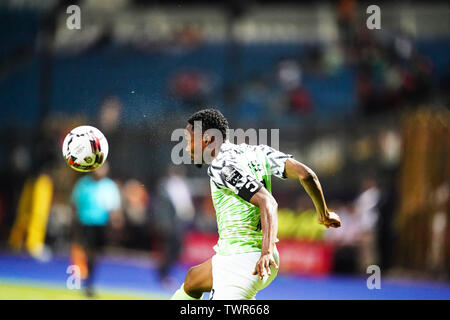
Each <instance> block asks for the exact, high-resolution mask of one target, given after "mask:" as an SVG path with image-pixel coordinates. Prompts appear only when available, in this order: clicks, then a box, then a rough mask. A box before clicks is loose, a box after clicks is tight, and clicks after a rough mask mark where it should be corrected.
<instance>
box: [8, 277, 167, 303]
mask: <svg viewBox="0 0 450 320" xmlns="http://www.w3.org/2000/svg"><path fill="white" fill-rule="evenodd" d="M96 292H97V295H96V297H95V299H96V300H148V299H150V300H154V299H164V297H157V296H150V295H148V294H143V293H135V292H123V291H116V290H109V289H108V290H106V289H102V288H100V289H98V290H97V291H96ZM87 299H90V298H87V297H86V296H85V295H84V294H83V292H82V291H81V290H69V289H66V288H62V287H57V286H51V285H48V284H42V283H34V282H33V283H32V282H27V283H18V282H14V281H0V300H87Z"/></svg>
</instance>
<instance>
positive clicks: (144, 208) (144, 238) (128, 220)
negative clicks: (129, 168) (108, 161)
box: [122, 179, 151, 250]
mask: <svg viewBox="0 0 450 320" xmlns="http://www.w3.org/2000/svg"><path fill="white" fill-rule="evenodd" d="M122 199H123V206H122V207H123V216H124V220H125V237H126V241H125V243H124V245H125V246H126V247H128V248H132V249H140V250H149V249H150V238H149V234H148V233H149V225H148V223H149V221H148V211H149V207H150V205H151V203H150V196H149V194H148V192H147V190H146V188H145V186H144V185H143V184H142V183H141V182H140V181H138V180H135V179H130V180H128V181H126V182H125V184H124V185H123V187H122Z"/></svg>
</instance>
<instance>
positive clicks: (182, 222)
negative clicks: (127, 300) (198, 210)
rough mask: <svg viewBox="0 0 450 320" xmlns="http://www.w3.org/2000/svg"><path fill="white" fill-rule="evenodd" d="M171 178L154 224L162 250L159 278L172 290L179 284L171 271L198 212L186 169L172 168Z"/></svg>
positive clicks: (158, 202) (160, 198)
mask: <svg viewBox="0 0 450 320" xmlns="http://www.w3.org/2000/svg"><path fill="white" fill-rule="evenodd" d="M167 174H168V175H167V177H166V178H163V179H162V181H161V183H160V184H159V189H158V194H157V200H156V204H155V207H154V210H155V221H154V223H155V226H156V228H155V231H156V232H157V235H158V236H157V237H158V240H159V244H160V250H161V256H160V261H159V268H158V270H159V277H160V280H161V282H162V283H163V285H165V286H168V287H171V286H175V285H176V284H175V283H174V279H172V278H171V277H169V272H170V268H171V267H172V266H173V265H174V263H175V262H176V261H177V260H178V258H179V256H180V253H181V250H182V247H183V240H184V236H185V233H186V231H187V229H188V228H189V227H190V226H191V225H192V223H193V220H194V213H195V211H194V205H193V202H192V196H191V191H190V189H189V186H188V183H187V181H186V178H185V171H184V168H182V167H181V166H169V168H168V170H167Z"/></svg>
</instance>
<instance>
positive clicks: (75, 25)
mask: <svg viewBox="0 0 450 320" xmlns="http://www.w3.org/2000/svg"><path fill="white" fill-rule="evenodd" d="M66 13H67V14H70V16H68V17H67V19H66V26H67V29H69V30H80V29H81V9H80V7H79V6H77V5H71V6H68V7H67V10H66Z"/></svg>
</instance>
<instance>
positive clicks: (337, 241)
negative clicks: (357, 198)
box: [325, 202, 363, 273]
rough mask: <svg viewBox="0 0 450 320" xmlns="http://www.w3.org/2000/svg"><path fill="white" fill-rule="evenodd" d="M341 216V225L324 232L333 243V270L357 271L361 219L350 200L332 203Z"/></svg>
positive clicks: (343, 271) (339, 271)
mask: <svg viewBox="0 0 450 320" xmlns="http://www.w3.org/2000/svg"><path fill="white" fill-rule="evenodd" d="M330 205H331V206H332V207H333V208H336V209H335V210H336V212H337V214H338V215H339V217H341V222H342V227H341V228H338V229H336V230H333V231H332V232H326V233H325V235H326V240H327V241H330V242H332V243H333V244H334V245H335V252H334V259H333V260H334V267H333V271H334V272H337V273H357V272H358V271H359V260H360V248H361V236H362V234H363V232H362V229H361V220H360V219H359V217H358V216H357V213H356V211H355V206H354V205H353V204H352V203H351V202H350V203H347V204H343V205H333V204H330Z"/></svg>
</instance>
